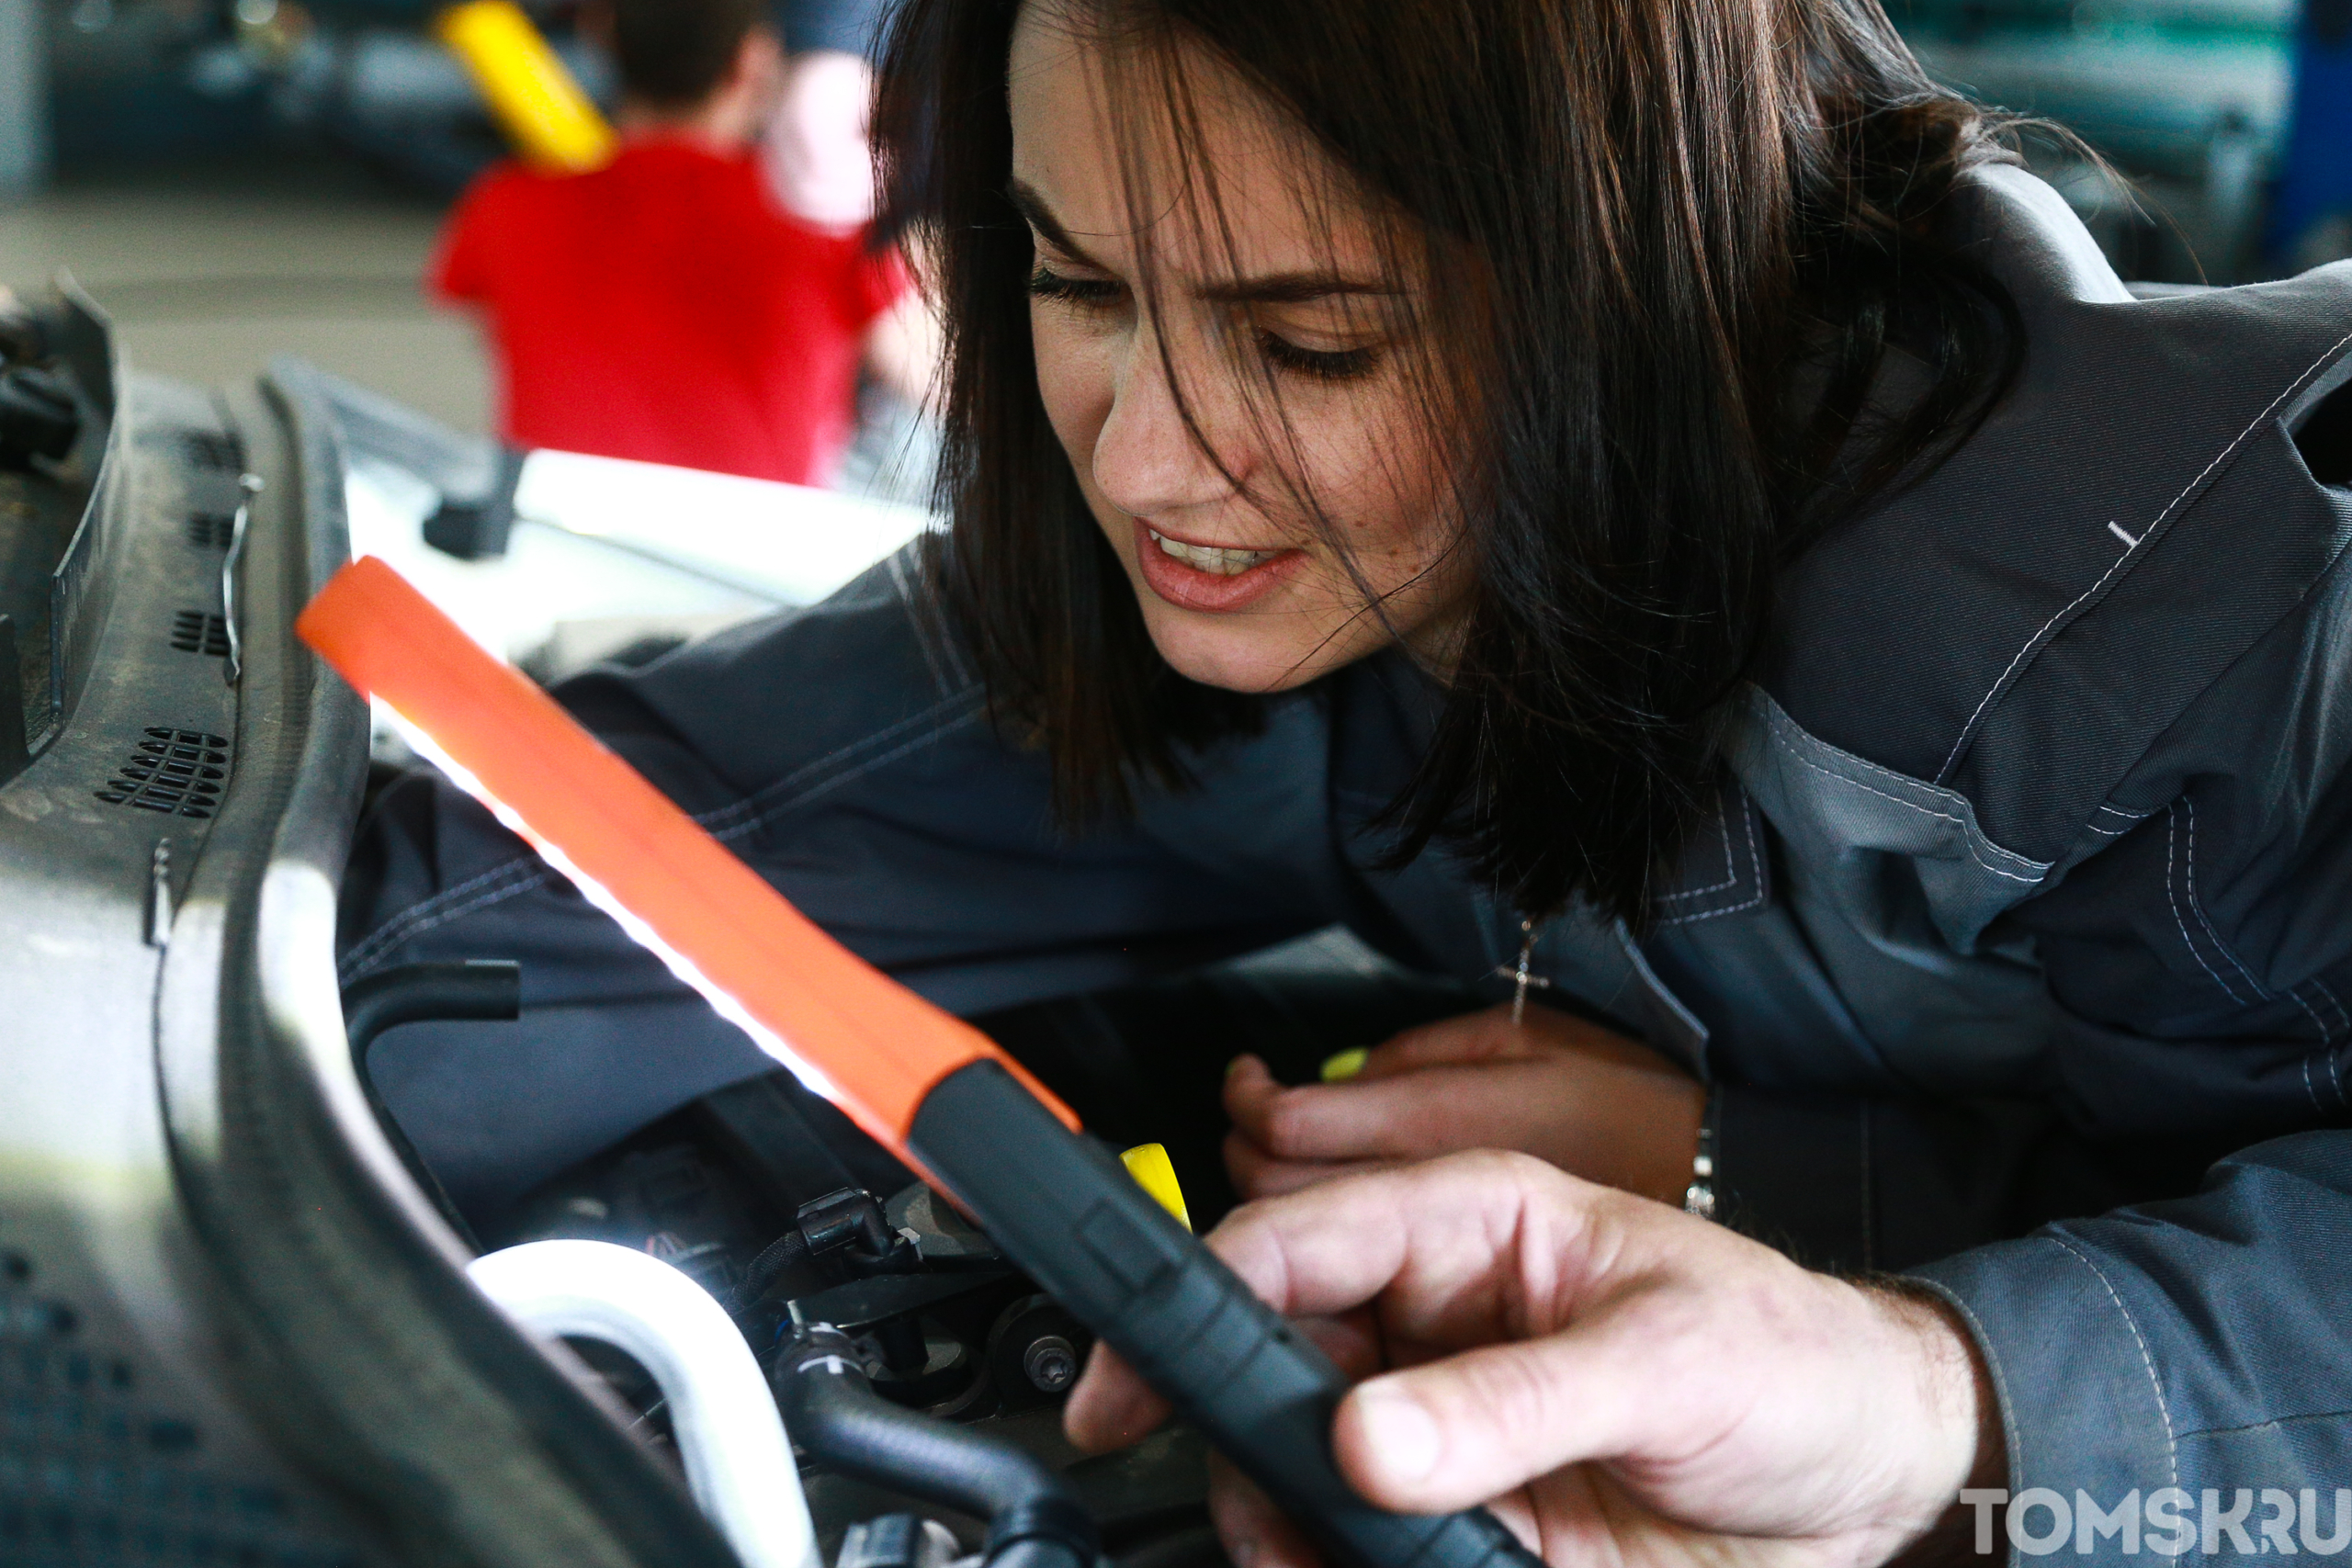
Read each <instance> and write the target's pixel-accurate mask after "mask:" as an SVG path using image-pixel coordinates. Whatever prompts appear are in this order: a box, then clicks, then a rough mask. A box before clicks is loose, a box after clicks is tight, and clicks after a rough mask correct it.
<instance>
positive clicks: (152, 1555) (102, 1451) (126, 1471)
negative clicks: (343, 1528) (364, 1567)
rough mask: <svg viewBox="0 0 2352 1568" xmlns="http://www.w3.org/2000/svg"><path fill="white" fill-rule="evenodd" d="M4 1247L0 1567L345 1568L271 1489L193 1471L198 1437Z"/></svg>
mask: <svg viewBox="0 0 2352 1568" xmlns="http://www.w3.org/2000/svg"><path fill="white" fill-rule="evenodd" d="M38 1283H39V1281H38V1280H36V1279H35V1271H34V1269H33V1265H32V1261H31V1259H30V1258H27V1257H26V1256H25V1255H24V1254H23V1253H21V1252H15V1251H0V1562H5V1563H7V1564H8V1565H9V1568H50V1565H51V1564H55V1565H57V1568H65V1565H67V1564H73V1565H74V1568H90V1565H93V1564H101V1563H103V1564H108V1565H112V1564H116V1563H121V1564H125V1565H126V1568H128V1565H129V1564H131V1563H138V1564H141V1565H143V1568H196V1565H197V1564H205V1565H207V1568H246V1565H251V1568H345V1565H348V1564H352V1563H353V1562H354V1561H355V1560H354V1559H353V1557H352V1556H351V1554H350V1553H348V1552H346V1551H342V1550H340V1549H338V1548H335V1547H334V1546H332V1545H329V1544H326V1543H324V1542H321V1541H319V1540H317V1539H316V1538H315V1536H313V1535H312V1534H311V1531H310V1530H307V1529H303V1528H302V1525H301V1522H300V1520H299V1519H298V1518H297V1517H295V1515H296V1510H297V1506H296V1504H295V1503H294V1501H293V1499H291V1498H289V1497H288V1495H286V1493H285V1492H284V1491H283V1490H281V1489H280V1488H278V1487H277V1486H274V1485H272V1484H270V1483H267V1482H253V1481H249V1482H242V1483H241V1482H237V1481H232V1480H225V1479H223V1478H220V1477H219V1476H216V1475H213V1474H209V1473H208V1472H204V1471H202V1470H199V1469H198V1468H196V1461H195V1456H197V1455H199V1454H200V1453H201V1452H202V1451H203V1448H204V1434H203V1432H202V1430H201V1429H200V1428H198V1427H197V1426H196V1425H195V1424H194V1423H192V1422H189V1421H187V1420H183V1419H180V1418H179V1417H177V1416H175V1415H172V1414H170V1413H167V1412H164V1411H158V1410H155V1409H153V1408H150V1407H148V1406H146V1405H145V1404H144V1403H143V1402H142V1401H141V1400H140V1399H139V1398H138V1388H137V1385H138V1382H139V1377H138V1374H137V1371H136V1369H135V1368H133V1367H132V1365H131V1364H130V1361H129V1360H127V1359H124V1358H122V1357H120V1356H117V1355H111V1354H108V1353H107V1351H105V1350H104V1349H103V1348H98V1347H95V1346H92V1345H89V1344H87V1343H85V1340H86V1338H87V1333H86V1330H85V1327H84V1325H83V1324H82V1322H81V1318H80V1314H77V1313H76V1312H74V1309H73V1308H72V1307H71V1306H69V1305H67V1304H66V1303H62V1302H60V1301H56V1300H53V1299H49V1298H48V1297H47V1296H46V1294H45V1293H44V1292H38V1291H37V1290H36V1289H35V1287H36V1286H37V1285H38Z"/></svg>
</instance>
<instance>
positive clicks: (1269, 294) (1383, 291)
mask: <svg viewBox="0 0 2352 1568" xmlns="http://www.w3.org/2000/svg"><path fill="white" fill-rule="evenodd" d="M1404 293H1405V291H1404V290H1403V289H1401V288H1392V287H1391V286H1390V285H1388V284H1386V283H1384V282H1381V281H1379V280H1377V279H1374V278H1363V277H1348V276H1343V275H1341V274H1340V273H1336V272H1272V273H1267V274H1265V275H1264V276H1259V277H1236V278H1229V279H1227V281H1225V282H1223V283H1213V284H1211V285H1209V286H1208V287H1207V288H1204V289H1202V290H1201V298H1202V299H1209V300H1214V301H1216V303H1217V304H1220V305H1303V304H1306V303H1307V302H1308V301H1310V300H1315V299H1329V298H1330V297H1331V296H1332V295H1335V294H1369V295H1379V296H1386V297H1388V298H1391V299H1401V298H1402V297H1403V296H1404Z"/></svg>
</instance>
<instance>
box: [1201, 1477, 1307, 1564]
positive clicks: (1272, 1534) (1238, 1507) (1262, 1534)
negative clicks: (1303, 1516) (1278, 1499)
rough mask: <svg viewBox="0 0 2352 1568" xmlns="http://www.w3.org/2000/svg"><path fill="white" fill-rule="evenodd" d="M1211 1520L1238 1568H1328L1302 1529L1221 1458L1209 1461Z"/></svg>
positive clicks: (1255, 1485)
mask: <svg viewBox="0 0 2352 1568" xmlns="http://www.w3.org/2000/svg"><path fill="white" fill-rule="evenodd" d="M1209 1520H1210V1522H1211V1523H1213V1524H1215V1525H1216V1534H1217V1540H1220V1541H1222V1542H1223V1543H1224V1545H1225V1552H1226V1555H1227V1557H1229V1558H1231V1559H1232V1560H1233V1563H1234V1568H1322V1559H1321V1558H1320V1557H1318V1556H1317V1554H1316V1551H1315V1548H1314V1547H1313V1546H1311V1545H1309V1544H1308V1543H1307V1540H1306V1536H1305V1535H1304V1534H1302V1533H1300V1530H1299V1529H1298V1527H1297V1526H1296V1525H1294V1524H1292V1523H1291V1522H1290V1520H1289V1519H1288V1518H1286V1517H1283V1511H1282V1510H1281V1509H1280V1508H1277V1507H1275V1506H1274V1505H1273V1504H1272V1502H1271V1501H1270V1500H1269V1499H1268V1498H1267V1496H1266V1495H1265V1494H1264V1493H1263V1492H1261V1491H1259V1490H1258V1487H1257V1484H1256V1483H1254V1482H1252V1481H1251V1480H1250V1478H1249V1477H1248V1476H1246V1475H1244V1474H1242V1473H1241V1472H1239V1471H1238V1470H1236V1469H1234V1468H1233V1466H1232V1465H1231V1464H1229V1463H1227V1461H1226V1459H1225V1456H1224V1455H1222V1454H1219V1453H1215V1452H1212V1453H1211V1454H1210V1455H1209Z"/></svg>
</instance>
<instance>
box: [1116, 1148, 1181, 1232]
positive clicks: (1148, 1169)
mask: <svg viewBox="0 0 2352 1568" xmlns="http://www.w3.org/2000/svg"><path fill="white" fill-rule="evenodd" d="M1119 1157H1120V1158H1121V1159H1122V1160H1124V1161H1125V1162H1126V1167H1127V1174H1128V1175H1129V1176H1132V1177H1134V1178H1135V1179H1136V1186H1138V1187H1140V1188H1142V1189H1143V1190H1145V1191H1147V1192H1148V1193H1150V1194H1151V1195H1152V1197H1153V1199H1154V1200H1155V1201H1158V1202H1159V1206H1160V1207H1161V1208H1163V1209H1165V1210H1167V1211H1168V1212H1169V1213H1171V1214H1173V1215H1175V1216H1176V1223H1177V1224H1180V1225H1182V1226H1183V1227H1184V1228H1185V1229H1186V1230H1191V1229H1192V1228H1193V1216H1192V1214H1191V1213H1188V1212H1187V1211H1186V1210H1185V1208H1184V1190H1183V1189H1182V1187H1179V1186H1178V1185H1177V1184H1176V1168H1175V1166H1174V1165H1172V1164H1170V1162H1169V1158H1168V1148H1167V1145H1163V1144H1137V1145H1136V1146H1135V1147H1134V1148H1131V1149H1129V1150H1128V1151H1127V1152H1126V1153H1125V1154H1123V1155H1121V1156H1119Z"/></svg>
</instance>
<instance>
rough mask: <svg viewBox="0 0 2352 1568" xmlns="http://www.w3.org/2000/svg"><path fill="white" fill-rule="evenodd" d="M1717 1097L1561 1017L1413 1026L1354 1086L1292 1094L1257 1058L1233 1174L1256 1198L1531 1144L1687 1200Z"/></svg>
mask: <svg viewBox="0 0 2352 1568" xmlns="http://www.w3.org/2000/svg"><path fill="white" fill-rule="evenodd" d="M1705 1102H1706V1092H1705V1090H1704V1089H1702V1087H1701V1086H1700V1085H1699V1083H1698V1082H1697V1081H1696V1080H1695V1079H1693V1078H1692V1077H1691V1076H1690V1075H1689V1074H1688V1073H1685V1072H1683V1071H1682V1070H1681V1069H1680V1068H1679V1067H1676V1066H1673V1065H1672V1064H1671V1063H1669V1062H1668V1061H1667V1060H1666V1059H1665V1058H1664V1057H1662V1056H1660V1055H1657V1053H1656V1052H1654V1051H1652V1050H1650V1049H1648V1048H1647V1047H1645V1046H1643V1045H1640V1044H1637V1043H1634V1042H1633V1041H1631V1040H1627V1039H1625V1038H1624V1037H1623V1036H1622V1035H1618V1034H1612V1033H1611V1032H1609V1031H1607V1030H1605V1029H1602V1028H1600V1026H1599V1025H1597V1024H1591V1023H1587V1022H1586V1021H1583V1020H1582V1019H1579V1018H1575V1017H1571V1016H1570V1015H1568V1014H1567V1013H1564V1012H1559V1011H1556V1010H1553V1009H1550V1008H1544V1007H1531V1008H1529V1009H1528V1010H1527V1014H1526V1018H1525V1021H1523V1022H1522V1023H1520V1024H1517V1025H1514V1024H1513V1023H1512V1022H1511V1021H1510V1008H1509V1007H1507V1006H1504V1007H1493V1008H1488V1009H1487V1010H1486V1011H1484V1012H1474V1013H1470V1014H1467V1015H1465V1016H1464V1017H1461V1018H1450V1019H1446V1020H1444V1021H1442V1022H1438V1023H1431V1024H1426V1025H1423V1026H1422V1027H1421V1028H1419V1029H1408V1030H1407V1031H1406V1032H1404V1033H1402V1034H1399V1035H1397V1037H1396V1038H1395V1039H1393V1040H1390V1041H1389V1042H1387V1043H1385V1044H1384V1045H1380V1046H1378V1047H1376V1048H1374V1050H1373V1051H1372V1052H1370V1053H1369V1054H1368V1055H1366V1057H1365V1059H1364V1065H1363V1070H1362V1071H1361V1072H1359V1073H1358V1074H1356V1076H1355V1077H1352V1078H1350V1079H1349V1080H1348V1081H1346V1082H1344V1083H1336V1084H1309V1085H1306V1086H1305V1087H1304V1088H1299V1089H1284V1088H1283V1086H1282V1085H1281V1084H1279V1083H1276V1082H1275V1081H1274V1079H1273V1077H1272V1074H1270V1073H1268V1072H1267V1071H1266V1067H1265V1064H1263V1063H1262V1062H1260V1061H1259V1060H1258V1059H1257V1058H1256V1057H1254V1056H1244V1057H1242V1058H1241V1059H1240V1060H1239V1061H1238V1062H1236V1063H1235V1064H1234V1066H1233V1068H1232V1070H1231V1072H1230V1073H1229V1074H1228V1075H1227V1078H1226V1085H1225V1109H1226V1112H1227V1115H1229V1116H1231V1117H1232V1118H1233V1132H1232V1134H1230V1135H1228V1136H1227V1139H1226V1143H1225V1163H1226V1168H1227V1170H1228V1171H1230V1172H1231V1173H1232V1176H1233V1184H1234V1187H1235V1188H1236V1190H1238V1191H1239V1192H1240V1193H1241V1194H1242V1196H1244V1197H1246V1198H1264V1197H1271V1196H1272V1195H1273V1194H1275V1193H1278V1192H1288V1191H1291V1190H1295V1189H1297V1188H1300V1187H1303V1186H1305V1185H1306V1184H1307V1183H1308V1182H1311V1181H1319V1180H1321V1179H1324V1178H1326V1177H1329V1176H1335V1175H1339V1174H1340V1173H1341V1172H1343V1171H1349V1170H1358V1169H1364V1168H1373V1167H1376V1166H1380V1165H1385V1164H1393V1163H1396V1162H1397V1161H1402V1160H1419V1159H1428V1158H1430V1157H1432V1156H1438V1155H1445V1154H1453V1153H1456V1152H1458V1151H1461V1150H1464V1149H1517V1150H1519V1151H1520V1152H1521V1153H1523V1154H1531V1155H1534V1156H1537V1157H1538V1158H1540V1159H1544V1160H1548V1161H1550V1162H1551V1163H1552V1164H1554V1165H1556V1166H1558V1167H1559V1168H1561V1169H1563V1170H1566V1171H1569V1172H1572V1173H1573V1174H1575V1175H1577V1176H1581V1177H1584V1178H1585V1179H1588V1180H1591V1181H1599V1182H1603V1183H1606V1184H1607V1185H1609V1186H1611V1187H1622V1188H1623V1189H1625V1190H1627V1191H1629V1192H1638V1193H1641V1194H1642V1195H1644V1196H1645V1197H1650V1198H1657V1199H1661V1200H1665V1201H1669V1202H1679V1201H1680V1200H1681V1197H1682V1190H1683V1189H1684V1187H1686V1186H1687V1185H1689V1183H1690V1180H1691V1154H1692V1152H1693V1151H1694V1150H1695V1148H1696V1147H1697V1145H1698V1138H1699V1118H1700V1116H1701V1115H1702V1112H1703V1110H1704V1107H1705Z"/></svg>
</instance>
